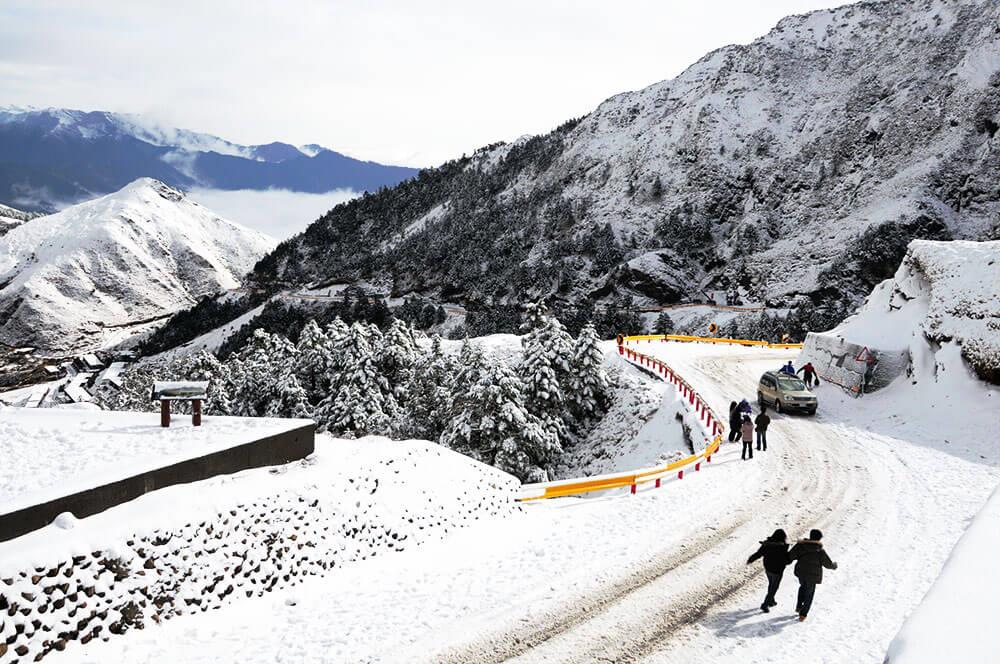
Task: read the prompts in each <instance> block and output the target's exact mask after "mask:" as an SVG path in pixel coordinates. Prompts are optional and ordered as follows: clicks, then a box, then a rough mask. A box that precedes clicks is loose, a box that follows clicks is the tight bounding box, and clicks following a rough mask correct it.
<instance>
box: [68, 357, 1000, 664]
mask: <svg viewBox="0 0 1000 664" xmlns="http://www.w3.org/2000/svg"><path fill="white" fill-rule="evenodd" d="M639 349H640V350H641V351H643V352H646V353H649V354H654V355H657V356H659V357H662V358H663V359H664V360H666V361H667V362H668V363H669V364H671V366H673V367H674V368H675V369H677V370H678V371H679V372H680V373H681V374H682V375H683V376H684V377H685V378H686V379H687V380H688V381H689V382H690V383H692V384H693V385H695V386H696V387H697V388H698V389H699V391H700V392H701V393H702V394H703V395H704V396H705V397H706V398H707V399H708V400H709V402H710V404H711V405H712V407H713V408H714V409H715V410H716V412H719V413H724V412H726V410H727V407H728V403H729V401H730V400H731V399H734V398H739V397H747V398H752V397H753V396H754V394H755V392H756V381H757V378H758V377H759V376H760V374H761V373H762V372H763V371H764V370H767V369H772V368H775V367H777V366H778V365H779V364H780V363H781V362H782V361H783V360H784V359H785V358H787V357H790V356H792V355H793V354H794V353H789V352H788V351H773V350H760V349H748V348H739V347H713V346H705V345H699V344H676V343H662V344H643V345H642V346H641V347H640V348H639ZM819 396H820V403H821V406H820V414H819V415H818V416H816V417H815V418H807V417H795V416H775V417H774V418H773V423H772V428H771V431H770V433H769V441H770V450H769V451H768V452H767V453H758V454H757V455H756V456H755V458H754V460H753V461H752V462H751V461H745V462H744V461H741V460H740V458H739V448H738V446H736V445H729V444H727V445H724V446H723V451H722V452H721V453H720V454H719V455H718V456H716V457H715V458H714V459H713V462H712V464H711V467H709V468H706V469H705V470H704V471H703V472H700V473H690V474H688V475H687V476H686V477H685V479H684V480H682V481H674V482H669V483H667V484H665V485H664V486H663V487H662V488H660V489H650V490H647V491H641V492H640V493H639V494H638V495H636V496H628V495H623V494H622V493H617V494H615V495H608V496H603V497H597V498H589V499H576V498H567V499H559V500H554V501H546V502H545V503H542V504H533V505H531V506H529V507H527V508H526V509H525V510H524V512H523V514H520V515H518V516H516V517H514V518H510V519H506V520H503V521H498V522H489V523H484V524H483V525H480V526H475V527H473V528H469V529H465V530H463V531H461V532H458V533H455V534H453V535H451V536H449V537H448V538H447V539H445V540H444V541H442V542H441V543H440V544H436V545H433V546H427V547H422V548H420V549H418V550H413V551H410V552H406V553H403V554H398V555H395V556H391V557H388V558H384V559H381V560H378V561H372V562H369V563H365V564H360V565H354V566H350V567H348V568H345V569H342V570H339V571H337V572H335V573H333V574H331V575H330V576H329V577H328V578H326V579H322V580H317V581H314V582H310V584H309V585H308V586H302V587H299V588H296V589H294V590H292V591H282V592H276V593H272V594H270V595H268V596H265V597H264V598H261V599H259V600H253V601H247V602H244V603H241V604H239V605H237V606H233V607H229V608H226V609H223V610H220V611H216V612H212V613H209V614H203V615H199V616H189V617H181V618H177V619H174V620H171V621H169V622H168V623H166V624H164V625H162V626H156V627H153V628H150V629H146V630H144V631H142V632H131V633H129V634H126V635H125V636H123V637H120V638H116V639H112V640H111V641H110V642H108V643H107V644H102V645H100V646H98V647H95V648H93V649H86V650H85V651H84V656H85V658H86V659H85V661H94V662H97V661H111V659H110V658H112V657H117V658H119V659H121V660H122V661H125V660H127V661H132V662H152V661H164V658H167V659H169V661H174V662H200V661H207V660H209V659H215V660H221V661H237V660H238V661H241V662H292V661H294V662H339V661H365V662H369V661H371V662H374V661H380V662H397V661H447V662H458V661H461V662H473V661H475V662H488V661H503V660H507V659H512V658H513V659H515V661H525V662H529V661H530V662H541V661H546V662H586V661H649V662H737V661H738V662H746V661H761V662H802V661H808V662H831V663H832V662H843V661H855V662H875V663H877V662H881V661H882V658H883V656H884V653H885V649H886V647H887V645H888V643H889V641H890V640H891V639H892V637H893V636H894V635H895V633H896V631H897V630H898V628H899V626H900V624H901V623H902V621H903V618H904V617H905V615H906V614H907V613H908V612H909V611H910V610H912V608H913V607H914V606H915V605H916V604H917V603H918V602H919V600H920V598H921V597H922V595H923V593H924V592H925V591H926V589H927V588H928V587H929V586H930V584H931V582H932V581H933V579H934V577H935V575H936V574H937V572H938V570H939V569H940V566H941V564H942V562H943V560H944V559H945V557H946V556H947V554H948V552H949V550H950V549H951V547H952V545H953V544H954V542H955V541H956V540H957V539H958V537H959V535H960V534H961V532H962V531H963V529H964V528H965V525H966V520H967V519H968V518H969V517H971V516H972V515H973V514H974V513H975V512H976V510H977V509H978V508H979V507H980V506H981V505H982V503H983V501H984V500H985V499H986V497H987V495H988V494H989V492H990V490H991V489H992V488H993V486H994V485H995V484H996V482H997V478H998V472H997V467H996V459H986V460H983V459H978V458H976V457H975V456H974V455H970V454H965V453H961V450H954V451H953V450H948V451H945V446H944V445H942V446H941V448H940V449H939V448H938V447H937V446H934V445H928V444H921V443H918V442H913V441H925V442H926V440H928V439H929V438H932V437H933V436H929V435H928V431H929V430H930V431H932V433H936V432H939V431H940V432H943V433H942V434H941V435H944V433H947V435H948V436H950V437H951V439H952V441H955V440H957V439H958V438H959V437H961V436H962V435H963V434H973V433H975V427H976V426H977V423H976V422H966V421H965V420H964V419H962V420H959V419H956V418H954V417H952V420H953V421H948V420H947V417H948V413H946V412H942V413H939V414H938V415H937V416H935V414H934V413H933V411H932V410H931V408H930V407H927V408H926V410H927V412H926V413H925V414H921V411H919V410H916V409H913V408H911V409H909V410H906V411H905V412H907V413H908V414H909V415H910V421H909V422H908V423H903V424H899V423H897V421H896V420H892V419H888V420H887V419H886V418H885V417H884V413H878V414H876V413H871V414H866V413H865V411H864V409H866V408H870V407H871V406H872V404H874V403H879V404H880V407H881V408H883V409H885V408H893V407H894V406H893V404H894V403H895V402H893V401H892V400H891V399H881V400H879V401H874V400H873V401H871V402H869V401H868V400H867V399H868V398H867V397H866V399H865V400H861V401H858V400H854V399H852V398H850V397H847V396H846V395H844V394H842V393H841V392H840V391H839V390H837V389H836V388H833V387H829V386H826V385H824V386H822V387H821V388H819ZM900 398H905V395H902V396H901V397H900ZM896 405H897V406H898V407H899V408H900V409H903V408H904V404H901V403H900V404H896ZM952 415H954V414H952ZM925 416H926V417H925ZM922 417H924V418H925V419H921V418H922ZM866 422H874V423H876V424H873V425H872V426H870V427H869V426H866V425H865V423H866ZM859 423H860V424H859ZM933 423H936V425H934V426H937V429H933V426H932V425H933ZM963 427H966V428H968V429H969V430H968V431H966V430H964V429H963ZM929 428H930V429H929ZM869 429H875V430H877V431H878V433H875V432H872V431H869ZM776 527H784V528H785V529H786V530H788V531H789V535H790V537H798V536H801V535H803V534H805V532H807V530H808V529H809V528H812V527H819V528H821V529H823V531H824V532H825V534H826V537H825V541H826V544H827V548H828V550H829V551H830V554H831V556H832V557H833V559H834V560H837V561H838V562H839V563H840V569H839V570H837V571H835V572H830V573H829V574H828V575H827V576H826V578H825V581H824V583H823V585H822V586H820V587H819V589H818V591H817V595H816V602H815V604H814V608H813V611H812V613H811V615H810V617H809V620H808V621H807V622H806V623H803V624H799V623H798V622H797V621H796V620H795V618H794V616H793V610H792V609H793V606H794V596H795V590H796V586H795V579H794V577H793V576H792V574H791V573H790V571H789V573H788V574H786V577H785V581H784V583H783V586H782V588H781V590H780V592H779V595H778V601H779V605H778V607H777V608H776V609H774V610H773V611H772V613H770V614H766V615H765V614H761V613H760V612H759V610H758V609H757V607H758V606H759V604H760V602H761V600H762V598H763V592H764V580H763V575H762V573H761V572H760V567H759V565H754V566H752V567H747V566H746V565H745V561H746V558H747V556H749V555H750V554H751V553H752V552H753V551H754V550H755V549H756V544H757V541H758V540H759V539H761V538H762V537H764V536H765V535H767V534H769V533H770V532H771V531H772V530H773V529H774V528H776Z"/></svg>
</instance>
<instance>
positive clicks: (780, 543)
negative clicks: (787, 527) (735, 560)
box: [747, 528, 791, 613]
mask: <svg viewBox="0 0 1000 664" xmlns="http://www.w3.org/2000/svg"><path fill="white" fill-rule="evenodd" d="M758 558H763V559H764V573H765V574H767V596H766V597H764V603H763V604H761V605H760V610H761V611H763V612H764V613H768V612H769V611H770V610H771V607H772V606H777V605H778V602H777V601H776V600H775V599H774V596H775V594H776V593H777V592H778V586H780V585H781V577H782V575H784V573H785V568H786V567H787V566H788V563H789V562H791V560H790V559H789V557H788V538H787V536H786V535H785V531H784V530H782V529H781V528H778V529H777V530H775V531H774V533H772V534H771V536H770V537H768V538H767V539H766V540H763V541H762V542H761V543H760V548H759V549H757V553H755V554H753V555H752V556H750V557H749V558H747V565H750V564H751V563H753V561H755V560H757V559H758Z"/></svg>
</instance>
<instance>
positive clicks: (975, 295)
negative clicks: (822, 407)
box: [800, 240, 1000, 389]
mask: <svg viewBox="0 0 1000 664" xmlns="http://www.w3.org/2000/svg"><path fill="white" fill-rule="evenodd" d="M997 284H1000V241H993V242H965V241H954V242H936V241H931V240H914V241H913V242H911V243H910V246H909V249H908V250H907V253H906V257H905V258H904V259H903V262H902V264H901V265H900V267H899V270H897V272H896V274H895V276H894V277H893V278H892V279H888V280H886V281H884V282H882V283H881V284H879V285H878V286H876V287H875V289H874V290H873V291H872V294H871V295H870V296H869V297H868V299H867V300H866V301H865V304H864V306H863V307H862V308H861V310H860V311H858V313H857V314H855V315H854V316H851V317H850V318H848V319H847V320H845V321H844V322H843V323H842V324H841V325H839V326H838V327H836V328H834V329H832V330H830V331H829V332H824V333H821V334H810V335H809V336H808V337H807V338H806V344H805V348H804V349H803V353H802V356H801V358H802V359H801V360H800V361H801V362H802V363H804V362H805V361H806V360H808V361H811V362H812V363H813V364H814V365H815V366H816V367H817V369H819V372H820V375H825V376H828V377H832V379H833V380H835V381H837V382H840V383H841V384H843V385H844V386H846V387H848V388H852V389H853V388H857V387H859V386H860V385H861V384H862V383H863V382H865V372H866V370H867V369H868V368H869V366H868V364H869V363H868V362H867V361H866V360H867V357H866V356H865V355H864V354H863V353H861V351H862V348H863V347H867V348H868V350H869V351H870V352H871V353H872V354H873V355H874V357H875V359H876V361H877V364H875V365H874V367H873V369H874V370H873V371H872V372H870V373H869V376H868V381H869V383H870V384H873V385H874V386H875V387H883V386H885V385H887V384H889V383H890V382H891V381H892V380H893V379H895V378H896V377H898V376H899V375H901V374H902V373H904V372H906V371H909V372H910V374H911V375H912V377H913V379H914V380H915V381H923V380H932V381H937V380H938V379H939V378H940V376H941V374H942V373H943V372H947V371H950V372H951V373H952V374H957V373H962V374H964V373H966V371H965V368H964V367H962V366H961V365H962V364H963V362H961V361H959V362H957V363H956V362H955V360H957V359H961V360H964V361H965V363H967V364H968V366H969V367H971V368H972V369H973V370H974V371H975V372H976V373H977V374H978V375H979V377H980V378H982V379H983V380H987V381H989V382H992V383H1000V289H998V288H997ZM951 346H953V347H954V348H956V349H957V350H958V351H959V352H958V353H953V352H948V351H947V349H948V347H951ZM942 351H945V352H942Z"/></svg>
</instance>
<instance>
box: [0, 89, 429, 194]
mask: <svg viewBox="0 0 1000 664" xmlns="http://www.w3.org/2000/svg"><path fill="white" fill-rule="evenodd" d="M416 173H417V169H414V168H406V167H402V166H386V165H384V164H378V163H375V162H371V161H361V160H358V159H353V158H351V157H347V156H345V155H342V154H340V153H338V152H334V151H332V150H328V149H326V148H324V147H321V146H319V145H304V146H299V147H296V146H294V145H289V144H287V143H268V144H266V145H238V144H236V143H231V142H229V141H226V140H224V139H221V138H218V137H216V136H211V135H208V134H200V133H196V132H192V131H187V130H184V129H176V128H170V127H159V126H156V125H155V124H153V123H151V122H149V121H148V120H146V119H144V118H143V117H141V116H136V115H125V114H119V113H107V112H103V111H94V112H84V111H77V110H68V109H57V108H49V109H28V110H25V109H18V108H7V109H0V203H6V204H7V205H12V206H14V207H17V208H20V209H22V210H28V211H44V212H51V211H53V210H55V209H57V208H59V207H62V206H64V205H66V204H68V203H73V202H77V201H82V200H84V199H89V198H93V197H95V196H99V195H102V194H106V193H109V192H112V191H117V190H118V189H121V188H122V187H123V186H125V185H126V184H128V183H129V182H132V181H133V180H135V179H137V178H140V177H152V178H156V179H157V180H160V181H161V182H164V183H165V184H168V185H170V186H173V187H180V188H185V189H186V188H192V187H205V188H211V189H224V190H236V189H255V190H264V189H288V190H290V191H298V192H311V193H323V192H327V191H332V190H334V189H352V190H354V191H374V190H377V189H378V188H380V187H384V186H391V185H394V184H396V183H398V182H400V181H402V180H405V179H407V178H409V177H412V176H413V175H415V174H416Z"/></svg>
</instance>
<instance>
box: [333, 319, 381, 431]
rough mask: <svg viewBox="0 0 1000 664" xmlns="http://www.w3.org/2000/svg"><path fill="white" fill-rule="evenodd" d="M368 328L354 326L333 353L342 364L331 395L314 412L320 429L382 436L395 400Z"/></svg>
mask: <svg viewBox="0 0 1000 664" xmlns="http://www.w3.org/2000/svg"><path fill="white" fill-rule="evenodd" d="M369 334H370V330H369V326H368V325H366V324H364V323H354V324H352V325H351V327H350V329H349V330H348V332H347V334H346V335H345V336H344V337H342V338H341V339H340V340H339V342H338V345H337V347H335V349H334V352H335V354H336V356H337V357H338V358H339V359H338V361H339V362H340V364H341V368H340V372H339V373H338V374H337V375H336V378H335V383H334V385H333V387H332V389H331V391H330V394H329V395H327V397H326V398H325V399H324V400H323V401H322V402H321V403H320V405H319V407H318V408H317V410H316V416H317V419H319V420H320V424H321V426H323V427H324V428H326V429H329V430H331V431H334V432H337V433H344V434H348V435H366V434H385V433H387V432H388V428H389V423H390V420H392V419H393V418H394V417H395V416H396V415H397V407H396V400H395V398H394V397H393V396H392V393H391V390H390V389H389V385H388V382H387V381H386V379H385V377H384V376H383V375H382V374H381V372H380V371H379V368H378V365H377V363H376V361H375V353H374V351H373V350H372V346H371V343H370V341H369Z"/></svg>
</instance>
